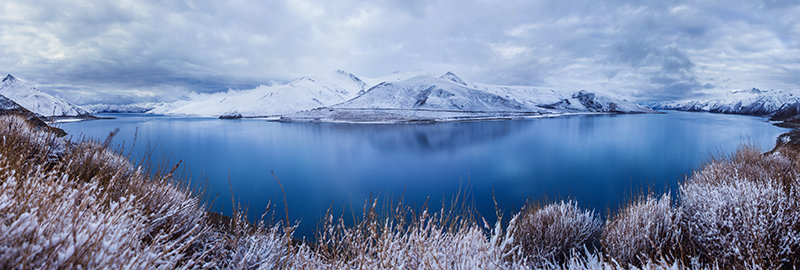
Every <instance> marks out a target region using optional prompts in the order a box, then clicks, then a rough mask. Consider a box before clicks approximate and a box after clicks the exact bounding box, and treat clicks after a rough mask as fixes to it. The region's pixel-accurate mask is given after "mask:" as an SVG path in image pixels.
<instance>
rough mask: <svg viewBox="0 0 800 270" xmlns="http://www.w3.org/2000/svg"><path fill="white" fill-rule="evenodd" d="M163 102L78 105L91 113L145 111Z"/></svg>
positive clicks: (161, 104)
mask: <svg viewBox="0 0 800 270" xmlns="http://www.w3.org/2000/svg"><path fill="white" fill-rule="evenodd" d="M164 104H165V103H163V102H143V103H133V104H102V103H100V104H89V105H81V106H80V107H81V108H83V109H84V110H86V111H89V112H91V113H146V112H149V111H151V110H153V109H155V108H156V107H159V106H163V105H164Z"/></svg>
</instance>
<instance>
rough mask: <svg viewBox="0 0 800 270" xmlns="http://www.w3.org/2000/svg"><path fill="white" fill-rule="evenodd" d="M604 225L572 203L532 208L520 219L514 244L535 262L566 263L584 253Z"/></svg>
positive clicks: (527, 209)
mask: <svg viewBox="0 0 800 270" xmlns="http://www.w3.org/2000/svg"><path fill="white" fill-rule="evenodd" d="M601 225H602V223H601V221H600V219H599V218H598V217H597V216H596V215H595V213H594V212H593V211H583V210H581V209H579V208H578V206H577V204H576V203H575V202H572V201H570V202H563V201H562V202H560V203H554V204H550V205H547V206H545V207H543V208H538V207H535V206H530V205H529V206H526V207H525V208H524V209H523V210H522V212H521V213H520V214H519V216H518V220H517V225H516V226H517V227H516V228H515V230H514V244H515V245H516V246H519V247H520V248H521V249H522V252H523V253H524V254H525V255H527V256H528V258H531V260H533V261H534V262H536V261H540V262H542V261H549V260H556V261H563V260H564V259H565V258H567V257H568V255H570V253H572V252H573V251H575V250H581V249H583V248H584V245H585V244H588V243H589V241H590V240H591V239H592V238H593V237H594V236H596V235H597V234H598V233H599V231H600V227H601Z"/></svg>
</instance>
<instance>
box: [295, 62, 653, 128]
mask: <svg viewBox="0 0 800 270" xmlns="http://www.w3.org/2000/svg"><path fill="white" fill-rule="evenodd" d="M586 112H615V113H643V112H653V110H651V109H650V108H647V107H645V106H641V105H638V104H635V103H632V102H628V101H625V100H619V99H614V98H610V97H605V96H597V95H595V94H594V93H589V92H586V91H579V92H573V93H569V92H556V91H554V90H549V91H542V90H538V89H535V88H530V87H511V86H497V85H488V84H481V85H475V84H470V83H467V82H465V81H464V80H462V79H461V78H459V77H458V76H456V75H455V74H453V73H452V72H448V73H446V74H444V75H442V76H440V77H434V76H430V75H418V76H414V77H411V78H408V79H403V80H398V81H393V82H386V81H384V82H382V83H379V84H378V85H376V86H373V87H372V88H370V89H369V90H367V91H366V92H365V93H364V94H363V95H360V96H358V97H356V98H354V99H352V100H349V101H347V102H344V103H341V104H337V105H333V106H329V107H325V108H318V109H314V110H310V111H302V112H297V113H294V114H289V115H285V116H283V117H282V118H281V119H282V120H283V121H323V122H325V121H329V122H414V121H458V120H481V119H511V118H526V117H542V116H547V115H558V114H564V113H586Z"/></svg>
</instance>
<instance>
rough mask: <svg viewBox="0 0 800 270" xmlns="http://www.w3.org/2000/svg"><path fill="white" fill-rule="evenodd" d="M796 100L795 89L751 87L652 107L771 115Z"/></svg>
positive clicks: (797, 100) (799, 94)
mask: <svg viewBox="0 0 800 270" xmlns="http://www.w3.org/2000/svg"><path fill="white" fill-rule="evenodd" d="M797 102H800V91H797V90H761V89H757V88H753V89H748V90H736V91H731V92H729V93H727V94H725V95H721V96H713V97H706V98H700V99H689V100H681V101H672V102H662V103H658V104H655V105H654V106H653V107H654V108H655V109H659V110H679V111H702V112H714V113H732V114H748V115H772V114H774V113H775V112H777V111H778V110H780V109H781V108H782V107H784V106H786V105H787V104H792V103H797Z"/></svg>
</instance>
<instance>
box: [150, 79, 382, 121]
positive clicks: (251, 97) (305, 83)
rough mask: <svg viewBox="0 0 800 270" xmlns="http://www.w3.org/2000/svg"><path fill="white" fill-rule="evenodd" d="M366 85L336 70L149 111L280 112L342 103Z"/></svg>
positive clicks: (198, 97)
mask: <svg viewBox="0 0 800 270" xmlns="http://www.w3.org/2000/svg"><path fill="white" fill-rule="evenodd" d="M365 88H366V83H364V82H363V81H361V80H360V79H359V78H358V77H356V76H355V75H353V74H350V73H347V72H345V71H341V70H339V71H337V72H335V73H333V74H328V75H326V76H320V77H316V78H311V77H302V78H299V79H296V80H294V81H291V82H289V83H287V84H283V85H262V86H259V87H256V88H255V89H250V90H229V91H227V92H220V93H213V94H199V95H196V96H194V97H192V98H190V99H189V100H182V101H177V102H173V103H166V104H163V105H161V106H157V107H155V108H154V109H153V110H151V111H150V112H151V113H156V114H177V115H198V116H212V117H217V116H221V115H229V114H241V115H244V116H271V115H280V114H287V113H292V112H296V111H301V110H308V109H313V108H317V107H322V106H328V105H333V104H336V103H341V102H344V101H346V100H348V99H351V98H353V97H355V96H356V95H358V94H359V93H360V92H362V93H363V91H364V90H365Z"/></svg>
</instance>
